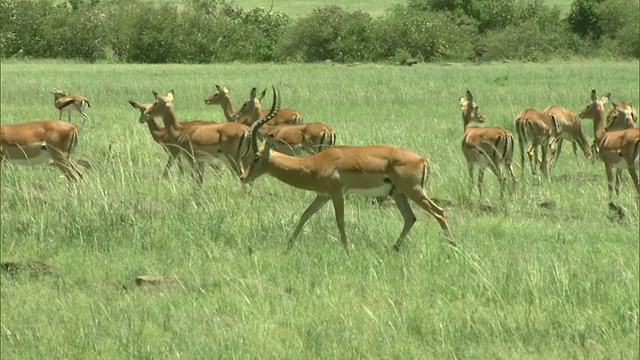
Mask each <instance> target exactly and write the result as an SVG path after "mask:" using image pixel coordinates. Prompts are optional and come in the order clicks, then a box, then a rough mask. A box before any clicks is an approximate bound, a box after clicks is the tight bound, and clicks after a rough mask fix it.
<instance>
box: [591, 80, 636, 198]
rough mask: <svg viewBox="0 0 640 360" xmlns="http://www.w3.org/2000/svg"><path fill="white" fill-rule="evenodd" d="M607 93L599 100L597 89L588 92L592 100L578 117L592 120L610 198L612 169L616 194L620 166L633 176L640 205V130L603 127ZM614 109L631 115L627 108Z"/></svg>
mask: <svg viewBox="0 0 640 360" xmlns="http://www.w3.org/2000/svg"><path fill="white" fill-rule="evenodd" d="M609 95H610V94H607V95H605V96H603V97H602V98H601V99H598V95H597V93H596V90H592V91H591V102H590V103H589V104H588V105H587V106H586V107H585V108H584V109H583V110H582V111H581V112H580V114H579V116H580V118H583V119H584V118H587V119H593V132H594V135H595V138H596V143H597V144H598V148H599V150H600V151H599V153H598V154H599V155H600V159H602V161H603V162H604V166H605V170H606V173H607V184H608V189H609V201H610V202H612V199H613V182H614V179H613V169H614V168H615V169H616V176H615V183H616V195H618V196H619V195H620V187H621V185H620V177H621V173H622V169H624V168H626V169H627V170H628V172H629V175H630V176H631V178H632V179H633V183H634V185H635V187H636V193H637V196H638V202H639V205H640V181H639V180H638V162H639V161H640V129H637V128H633V129H624V130H614V131H610V132H606V131H605V130H604V124H603V123H604V117H605V109H604V104H605V103H607V102H608V101H609ZM616 111H617V112H618V113H619V114H620V113H622V114H625V115H624V116H629V117H631V116H632V114H631V111H630V110H629V109H628V108H621V107H617V108H616Z"/></svg>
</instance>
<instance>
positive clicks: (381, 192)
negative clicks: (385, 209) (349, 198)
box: [342, 183, 393, 197]
mask: <svg viewBox="0 0 640 360" xmlns="http://www.w3.org/2000/svg"><path fill="white" fill-rule="evenodd" d="M392 188H393V184H391V183H384V184H383V185H382V186H379V187H375V188H368V189H354V188H352V189H345V190H343V191H342V193H343V194H344V195H349V194H357V195H364V196H368V197H379V196H386V195H389V192H390V191H391V189H392Z"/></svg>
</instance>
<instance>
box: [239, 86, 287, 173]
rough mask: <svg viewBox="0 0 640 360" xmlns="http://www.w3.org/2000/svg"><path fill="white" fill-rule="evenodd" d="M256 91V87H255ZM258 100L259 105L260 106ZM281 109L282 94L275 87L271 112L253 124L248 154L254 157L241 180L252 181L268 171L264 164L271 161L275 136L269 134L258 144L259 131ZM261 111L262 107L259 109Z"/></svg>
mask: <svg viewBox="0 0 640 360" xmlns="http://www.w3.org/2000/svg"><path fill="white" fill-rule="evenodd" d="M253 90H254V91H255V88H253ZM259 106H260V105H259V102H258V107H259ZM278 110H280V96H279V95H278V94H276V89H275V87H273V103H272V104H271V109H270V110H269V113H268V114H267V115H266V116H265V117H263V118H262V119H259V120H258V121H256V122H255V123H253V125H252V126H251V135H250V136H251V139H250V143H251V149H250V152H249V154H247V156H252V157H253V158H252V159H251V161H250V162H249V165H248V167H246V168H245V170H244V172H243V173H242V175H241V176H240V181H242V182H245V183H248V182H251V181H253V180H255V179H257V178H258V177H260V176H261V175H263V174H264V173H265V172H266V167H264V166H262V165H263V164H265V163H267V162H268V161H269V156H270V155H271V149H273V147H274V146H275V140H274V138H273V137H271V136H268V137H267V138H266V139H265V140H264V141H263V143H262V146H259V145H258V132H259V131H260V128H261V127H262V126H264V124H266V123H267V122H268V121H269V120H271V119H273V117H274V116H276V114H277V113H278ZM259 111H261V109H259Z"/></svg>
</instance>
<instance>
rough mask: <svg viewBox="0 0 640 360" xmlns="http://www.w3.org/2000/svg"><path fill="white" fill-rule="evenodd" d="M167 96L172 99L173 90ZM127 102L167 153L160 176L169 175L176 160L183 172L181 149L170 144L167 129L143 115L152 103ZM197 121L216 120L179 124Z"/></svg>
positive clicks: (186, 123) (186, 124)
mask: <svg viewBox="0 0 640 360" xmlns="http://www.w3.org/2000/svg"><path fill="white" fill-rule="evenodd" d="M167 96H168V97H170V98H171V99H172V100H173V96H174V92H173V90H171V91H170V92H169V95H167ZM129 104H131V106H133V107H134V108H135V109H138V110H140V118H139V119H138V120H139V121H140V123H145V122H146V123H147V126H148V127H149V132H150V133H151V137H153V140H154V141H155V142H157V143H158V144H160V145H161V146H162V148H163V149H165V150H166V151H167V153H169V159H168V160H167V164H166V165H165V167H164V170H163V171H162V176H163V177H167V176H169V169H171V167H172V166H173V164H174V162H176V160H177V162H178V167H179V169H180V173H182V174H183V173H184V168H183V166H182V162H181V161H180V154H181V153H182V150H181V149H180V148H179V147H178V146H173V145H172V144H171V141H170V139H169V134H168V133H167V130H166V129H165V128H163V127H160V126H158V123H156V120H155V119H154V118H152V117H150V116H143V115H144V112H145V110H147V108H149V107H151V105H152V104H151V103H140V102H137V101H134V100H129ZM197 123H216V122H215V121H204V120H195V121H184V122H181V123H180V125H182V126H189V125H191V124H197Z"/></svg>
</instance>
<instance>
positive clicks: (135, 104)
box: [129, 100, 141, 109]
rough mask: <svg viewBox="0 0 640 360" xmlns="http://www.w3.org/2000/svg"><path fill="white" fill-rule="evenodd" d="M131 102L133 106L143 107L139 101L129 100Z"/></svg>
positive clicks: (136, 107)
mask: <svg viewBox="0 0 640 360" xmlns="http://www.w3.org/2000/svg"><path fill="white" fill-rule="evenodd" d="M129 104H131V106H133V107H134V108H135V109H140V108H141V105H140V103H139V102H137V101H133V100H129Z"/></svg>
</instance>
